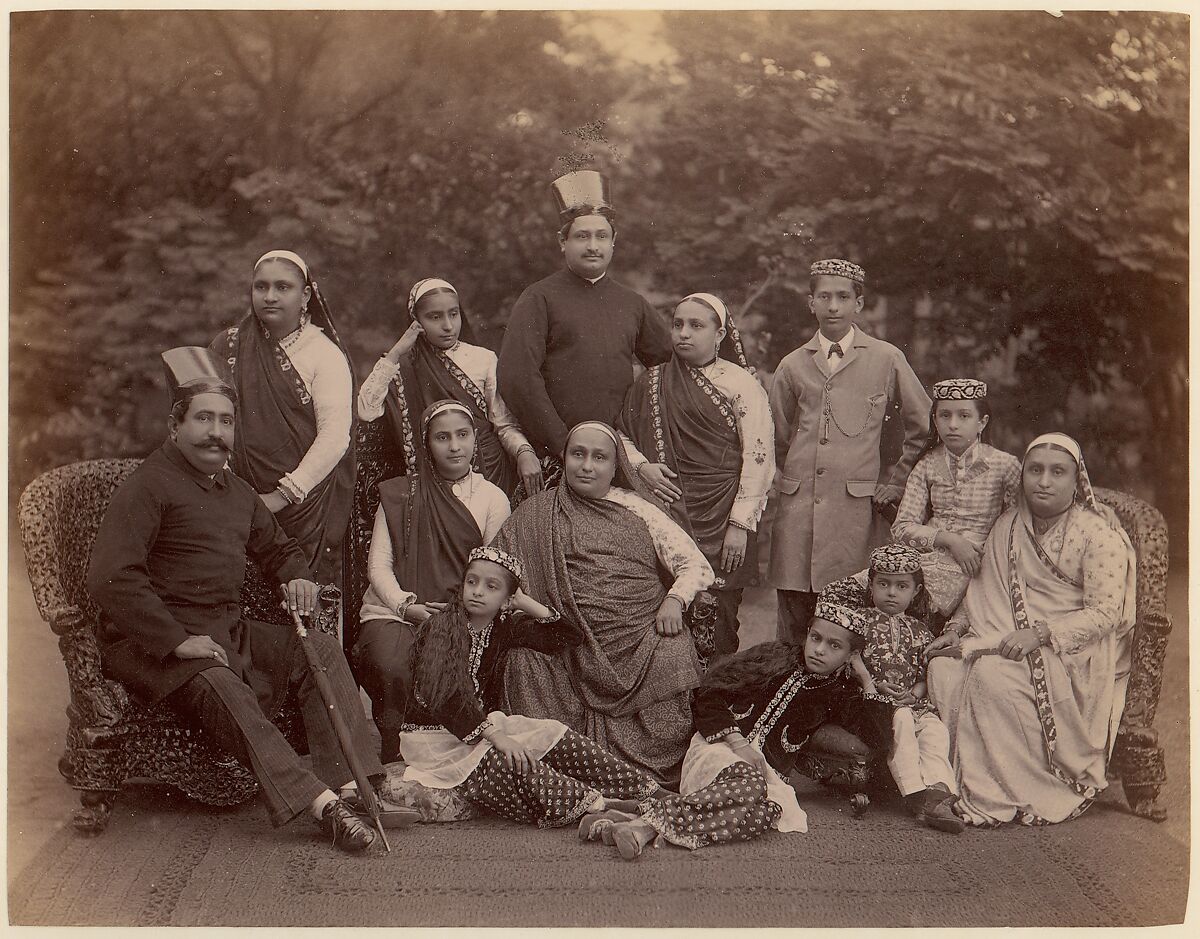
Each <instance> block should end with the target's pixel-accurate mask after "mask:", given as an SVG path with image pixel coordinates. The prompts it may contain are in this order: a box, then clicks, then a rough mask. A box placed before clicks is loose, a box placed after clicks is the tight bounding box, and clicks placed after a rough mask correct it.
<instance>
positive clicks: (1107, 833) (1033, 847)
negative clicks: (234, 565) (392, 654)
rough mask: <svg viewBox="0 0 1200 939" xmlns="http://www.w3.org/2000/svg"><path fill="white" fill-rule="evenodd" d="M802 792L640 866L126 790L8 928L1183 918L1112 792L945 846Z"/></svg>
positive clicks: (1151, 846)
mask: <svg viewBox="0 0 1200 939" xmlns="http://www.w3.org/2000/svg"><path fill="white" fill-rule="evenodd" d="M809 785H810V784H808V783H807V782H804V783H801V793H800V801H801V804H802V805H803V806H804V807H805V809H806V810H807V811H808V812H809V821H810V832H809V833H808V834H806V835H801V834H791V835H781V834H778V833H771V834H770V835H767V836H766V837H764V838H761V839H759V840H758V841H755V842H752V843H749V844H738V845H730V846H724V847H717V848H708V849H703V850H700V851H696V852H688V851H684V850H681V849H678V848H673V847H670V846H663V847H661V848H658V849H655V850H649V851H648V853H647V855H646V856H644V857H643V858H642V859H641V860H640V861H638V862H636V863H626V862H623V861H621V860H620V858H618V857H617V856H616V855H615V854H613V853H611V849H609V848H605V847H603V846H601V845H592V844H580V843H579V841H578V840H577V838H576V834H575V832H574V830H566V831H538V830H537V829H533V828H521V827H518V826H514V825H511V824H509V823H506V822H502V821H500V820H496V819H485V820H479V821H470V822H460V823H457V824H454V825H440V826H428V825H426V826H418V827H416V828H412V829H409V830H408V831H403V832H392V833H391V835H392V840H393V842H394V843H393V853H392V854H391V855H383V854H380V855H371V856H368V857H365V858H349V857H346V856H344V855H340V854H339V853H338V852H336V851H334V850H333V849H332V848H331V847H329V846H328V845H326V844H325V843H324V842H323V841H322V840H321V839H320V837H319V836H318V835H317V834H316V829H315V828H314V827H312V826H311V825H309V824H308V823H306V822H303V821H298V822H296V823H293V825H291V826H289V827H287V828H284V829H282V830H279V831H273V830H272V829H271V828H270V827H269V826H268V825H267V824H266V821H265V819H264V816H263V813H262V812H261V810H260V809H259V807H258V806H257V805H254V804H251V805H249V806H245V807H243V808H240V809H237V810H234V811H214V810H206V809H204V808H201V807H199V806H196V805H194V804H190V803H186V802H184V801H183V800H181V799H178V798H176V797H174V796H172V795H171V794H170V793H169V792H168V791H166V790H160V789H143V790H138V791H135V792H133V793H131V794H129V795H127V796H125V798H124V800H123V802H121V803H120V804H119V806H118V811H117V812H116V813H114V816H113V820H112V824H111V827H110V829H109V831H108V832H107V833H106V834H105V835H104V836H102V837H101V838H99V839H94V840H91V839H84V838H80V837H78V836H76V835H75V834H74V833H73V831H71V830H70V829H69V828H68V829H65V830H62V831H60V832H58V833H57V834H56V835H55V836H54V837H53V838H52V839H51V840H50V841H49V842H48V843H47V845H46V846H45V847H44V848H43V849H42V851H41V852H40V853H39V855H38V856H37V857H36V859H35V860H34V861H33V863H31V864H30V865H29V866H28V868H27V869H26V870H25V871H24V872H23V873H22V874H21V876H20V877H19V878H18V879H17V880H16V881H15V882H14V883H13V884H12V886H11V890H10V897H9V903H10V905H9V911H10V917H11V922H12V923H14V924H29V925H92V926H258V925H272V926H288V925H294V926H335V925H337V926H451V925H453V926H484V925H487V926H565V925H573V926H1135V925H1154V924H1166V923H1177V922H1180V921H1182V918H1183V915H1184V908H1185V904H1186V899H1187V879H1188V857H1187V850H1186V848H1185V847H1184V846H1183V845H1182V844H1180V843H1179V842H1178V841H1177V840H1175V839H1174V838H1170V837H1165V836H1164V834H1163V829H1162V828H1161V827H1160V826H1157V825H1155V824H1154V823H1152V822H1148V821H1144V820H1142V819H1138V818H1135V817H1133V816H1131V815H1129V814H1128V813H1127V812H1126V811H1125V809H1124V806H1123V803H1121V801H1120V799H1119V797H1117V796H1114V795H1110V796H1109V797H1108V798H1107V800H1106V801H1104V802H1101V803H1100V804H1098V805H1096V806H1095V807H1093V809H1092V810H1091V811H1090V812H1089V813H1087V814H1086V815H1084V816H1083V817H1082V818H1080V819H1078V820H1076V821H1074V822H1071V823H1069V824H1066V825H1061V826H1057V827H1053V828H1044V829H1000V830H995V831H968V832H966V833H964V834H963V835H961V836H958V837H955V836H953V835H945V834H941V833H938V832H934V831H931V830H929V829H925V828H919V827H917V826H916V825H915V824H914V823H913V822H912V821H911V820H910V819H909V818H907V817H906V816H904V815H902V814H901V810H900V808H899V806H898V805H896V804H894V803H884V804H877V805H875V806H873V807H872V809H871V811H870V813H869V814H868V816H867V817H866V819H863V820H857V819H854V818H852V817H851V816H850V813H849V812H848V811H846V809H845V803H844V802H843V801H842V799H840V798H839V797H838V796H837V795H836V794H835V793H834V792H831V791H827V790H822V789H817V788H811V789H810V788H809Z"/></svg>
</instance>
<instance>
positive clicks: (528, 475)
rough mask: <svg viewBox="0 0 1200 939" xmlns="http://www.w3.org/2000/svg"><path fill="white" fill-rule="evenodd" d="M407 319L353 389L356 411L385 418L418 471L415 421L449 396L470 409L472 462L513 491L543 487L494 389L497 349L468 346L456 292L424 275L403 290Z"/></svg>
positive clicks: (537, 465)
mask: <svg viewBox="0 0 1200 939" xmlns="http://www.w3.org/2000/svg"><path fill="white" fill-rule="evenodd" d="M408 316H409V323H408V325H407V328H406V329H405V331H404V333H403V335H401V337H400V338H399V339H397V340H396V343H395V345H393V346H392V348H391V349H389V350H388V351H387V352H386V353H385V354H384V355H383V356H381V357H380V359H379V361H378V362H376V363H375V367H374V368H373V369H372V370H371V374H370V375H369V376H368V377H367V380H366V381H365V382H363V385H362V388H361V389H360V390H359V393H358V416H359V418H360V419H361V420H364V421H375V420H378V419H379V418H380V417H381V416H385V417H386V421H387V426H388V429H389V431H390V436H391V440H392V445H393V446H395V447H396V448H397V449H398V450H399V451H401V453H400V455H401V456H402V457H403V464H402V465H403V466H404V467H405V471H406V472H407V473H408V474H409V475H411V474H413V473H416V472H417V470H418V469H419V466H418V464H419V463H420V461H421V449H420V448H419V447H415V446H414V445H413V436H414V435H413V425H414V423H415V421H414V418H416V417H419V416H420V414H421V413H422V412H423V411H424V410H425V408H427V407H428V406H429V405H430V404H432V403H433V402H434V401H442V400H445V399H450V400H454V401H457V402H458V403H459V404H461V405H463V406H464V407H466V408H468V409H469V410H470V411H471V417H472V419H473V420H474V422H475V427H476V429H477V434H476V438H475V457H474V461H473V464H472V465H473V466H474V467H475V469H476V471H478V472H479V473H481V474H482V475H483V477H484V479H486V480H487V481H488V482H490V483H492V484H493V485H495V486H499V487H500V489H501V490H503V491H504V493H505V495H508V496H511V495H512V494H513V492H514V490H515V489H516V487H517V485H518V484H520V485H522V487H523V491H524V492H525V493H533V492H537V491H539V490H540V489H541V488H542V467H541V462H540V461H539V460H538V458H537V456H536V455H535V454H534V452H533V447H532V446H531V445H530V443H529V441H528V440H527V439H526V437H525V434H524V433H523V432H522V430H521V428H520V426H519V425H518V424H517V420H516V418H515V417H513V415H512V412H511V411H510V410H509V409H508V406H507V405H506V404H505V403H504V399H503V398H501V397H500V393H499V392H498V391H497V390H496V353H494V352H492V350H491V349H485V348H484V347H483V346H477V345H474V344H472V343H471V341H470V340H471V338H472V335H471V327H470V324H469V323H468V322H467V317H466V314H465V313H464V312H463V309H462V304H461V303H460V301H459V298H458V291H457V290H455V289H454V287H453V286H452V285H451V284H449V283H447V282H446V281H444V280H441V279H440V278H437V277H427V278H426V279H425V280H420V281H417V283H416V284H414V285H413V288H412V290H410V291H409V294H408Z"/></svg>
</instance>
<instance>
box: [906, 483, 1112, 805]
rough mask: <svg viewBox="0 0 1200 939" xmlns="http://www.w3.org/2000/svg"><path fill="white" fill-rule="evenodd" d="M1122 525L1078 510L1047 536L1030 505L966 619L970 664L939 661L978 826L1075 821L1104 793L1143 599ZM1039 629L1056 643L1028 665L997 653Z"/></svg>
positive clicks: (933, 670) (940, 698) (988, 549)
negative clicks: (1015, 636)
mask: <svg viewBox="0 0 1200 939" xmlns="http://www.w3.org/2000/svg"><path fill="white" fill-rule="evenodd" d="M1101 508H1102V507H1101ZM1111 522H1112V520H1110V519H1108V517H1107V516H1106V515H1104V514H1102V513H1100V512H1098V511H1093V510H1092V509H1089V508H1085V507H1084V506H1082V505H1078V504H1076V505H1073V506H1072V507H1071V508H1069V509H1068V510H1067V512H1066V513H1064V515H1063V516H1062V517H1060V518H1059V519H1058V520H1056V521H1055V522H1054V523H1053V524H1052V525H1051V527H1050V529H1049V530H1048V531H1046V532H1044V533H1043V534H1042V535H1040V536H1038V535H1035V534H1034V526H1033V517H1032V515H1031V514H1030V512H1029V509H1028V508H1027V507H1026V506H1025V505H1024V500H1023V499H1022V500H1021V504H1020V505H1019V506H1018V507H1017V508H1014V509H1010V510H1009V511H1008V512H1006V513H1005V514H1004V515H1002V516H1001V517H1000V519H999V520H998V521H997V522H996V525H995V526H994V527H993V529H992V532H991V534H990V535H989V536H988V540H987V542H986V543H985V545H984V556H983V561H982V567H981V569H980V572H979V574H978V575H977V576H976V578H975V579H974V580H972V581H971V584H970V586H969V587H968V589H967V593H966V597H965V598H964V600H963V604H962V607H961V608H960V610H959V613H958V614H957V615H956V619H965V621H966V622H967V623H968V624H969V627H968V631H967V634H966V636H965V638H964V639H963V642H962V649H963V656H964V657H963V659H961V660H958V659H950V658H944V657H943V658H935V659H932V660H931V661H930V663H929V683H930V690H931V695H932V696H933V697H934V700H935V702H936V703H937V706H938V710H939V712H940V713H941V715H942V717H943V720H945V722H946V724H947V727H948V729H949V730H950V734H951V741H952V746H953V751H954V753H953V755H954V763H955V768H956V772H957V774H958V777H959V785H960V792H961V801H960V803H959V808H960V810H961V811H962V813H963V815H964V817H965V818H966V819H967V820H968V821H970V822H972V823H974V824H980V825H989V824H998V823H1000V822H1005V821H1013V820H1016V821H1019V822H1022V823H1024V824H1042V823H1047V822H1060V821H1065V820H1066V819H1069V818H1072V817H1074V816H1075V815H1078V814H1079V813H1080V812H1082V811H1083V810H1084V809H1086V808H1087V806H1088V805H1089V804H1090V803H1091V801H1092V799H1094V798H1095V796H1096V795H1097V793H1099V792H1100V791H1101V790H1103V789H1104V788H1105V786H1106V785H1107V775H1106V773H1107V767H1108V759H1109V756H1110V754H1111V752H1112V747H1113V744H1114V742H1115V740H1116V733H1117V728H1118V726H1119V724H1120V720H1121V712H1122V711H1123V710H1124V703H1125V687H1126V684H1127V682H1128V676H1129V658H1130V639H1131V633H1132V629H1133V623H1134V601H1135V585H1134V557H1133V550H1132V547H1131V546H1130V543H1129V541H1128V538H1127V537H1125V536H1124V533H1123V532H1122V531H1120V530H1118V529H1117V528H1114V527H1113V525H1112V523H1111ZM1039 621H1041V622H1043V623H1045V624H1046V628H1047V630H1048V632H1049V635H1050V637H1051V644H1050V645H1043V646H1041V647H1039V648H1037V649H1035V650H1034V651H1033V652H1032V653H1030V655H1028V656H1027V657H1026V658H1025V659H1022V660H1020V661H1012V660H1010V659H1007V658H1004V657H1002V656H1000V655H998V654H996V652H995V649H996V646H997V644H998V643H999V641H1000V640H1001V639H1002V638H1003V637H1004V636H1006V635H1007V634H1009V633H1010V632H1012V631H1013V630H1014V629H1026V628H1034V626H1035V624H1036V623H1038V622H1039Z"/></svg>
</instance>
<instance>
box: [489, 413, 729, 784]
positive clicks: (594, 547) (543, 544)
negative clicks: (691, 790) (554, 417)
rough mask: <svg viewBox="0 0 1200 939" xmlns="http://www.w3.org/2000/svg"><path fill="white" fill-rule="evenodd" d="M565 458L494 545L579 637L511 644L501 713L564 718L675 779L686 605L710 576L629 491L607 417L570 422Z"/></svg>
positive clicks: (686, 720)
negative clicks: (569, 644) (556, 477)
mask: <svg viewBox="0 0 1200 939" xmlns="http://www.w3.org/2000/svg"><path fill="white" fill-rule="evenodd" d="M563 460H564V469H563V483H562V484H560V485H559V486H558V487H557V488H556V489H553V490H550V491H547V492H541V493H538V494H537V495H534V496H532V497H530V498H529V499H528V500H526V501H525V502H522V503H521V505H520V506H519V507H518V508H517V510H516V511H515V512H514V513H513V515H512V517H511V518H510V519H509V520H508V521H507V522H506V523H505V524H504V527H503V528H501V529H500V534H498V535H497V536H496V540H495V545H496V547H498V548H500V549H501V550H504V551H507V552H509V553H510V554H513V555H515V556H516V557H518V558H519V559H520V561H521V563H522V564H523V565H524V567H525V572H526V577H527V579H528V582H529V591H530V593H532V594H534V595H535V596H538V597H541V598H543V599H544V601H545V602H546V603H548V604H549V605H551V606H553V607H554V608H555V609H556V610H559V611H560V612H561V614H562V616H563V617H564V618H565V619H567V620H569V621H571V622H573V623H575V624H577V625H579V626H580V627H582V629H583V630H584V633H585V637H584V640H583V642H582V643H580V644H579V645H577V646H575V647H573V648H571V649H567V650H564V651H563V652H561V653H559V654H558V655H553V656H551V655H544V654H541V653H538V652H532V651H529V650H525V649H514V650H513V651H512V652H511V653H510V654H509V657H508V663H507V668H506V670H505V672H504V695H505V700H506V705H507V706H506V708H505V709H506V710H507V711H508V712H509V713H513V714H524V715H526V716H528V717H545V718H554V719H556V720H559V721H562V722H563V723H564V724H566V725H567V726H568V727H570V728H571V729H573V730H575V731H577V732H579V733H582V734H585V735H586V736H588V737H591V738H592V739H593V740H594V741H596V742H597V743H598V744H600V746H602V747H604V748H605V749H607V750H608V751H609V752H610V753H613V754H615V755H616V756H617V757H619V758H620V759H622V760H624V761H626V762H627V763H631V764H633V765H634V766H638V767H640V768H642V769H645V770H646V771H648V772H650V773H651V774H653V775H654V776H655V777H656V778H657V779H658V780H660V781H670V780H673V779H677V778H678V770H679V763H680V761H681V760H682V759H683V754H684V752H685V751H686V750H687V743H688V739H689V737H690V736H691V732H692V714H691V706H690V703H689V697H690V695H689V693H690V691H691V689H693V688H695V687H696V686H697V684H699V681H700V673H699V668H698V663H697V658H696V650H695V646H694V645H693V643H692V638H691V634H690V633H688V632H686V631H685V629H684V626H683V612H684V609H685V608H686V607H687V606H688V605H689V604H690V603H691V602H692V600H693V598H694V597H695V596H696V594H697V593H698V592H700V591H701V590H703V589H704V588H705V587H707V586H708V585H709V584H711V583H712V581H713V572H712V568H711V567H710V566H709V563H708V561H706V560H705V559H704V555H703V554H701V552H700V550H699V549H698V548H697V547H696V545H695V542H693V541H692V540H691V538H689V537H688V536H687V534H686V533H685V532H684V531H683V530H682V529H681V528H680V527H679V526H678V525H676V524H675V523H674V522H672V521H671V519H670V518H669V517H668V516H667V515H666V513H664V512H663V511H661V510H660V509H657V508H655V507H654V506H653V505H651V504H650V503H649V502H648V501H647V500H646V499H644V498H642V497H641V496H639V495H636V494H635V493H634V492H632V491H631V489H632V487H633V485H634V482H633V475H632V470H631V469H630V468H629V461H628V459H627V458H626V456H625V451H624V449H623V448H622V447H621V446H619V444H618V442H617V433H616V431H614V430H613V429H612V428H611V427H609V426H608V425H607V424H602V423H600V422H598V421H587V422H585V423H582V424H579V425H577V426H576V427H575V428H574V429H573V430H572V431H571V432H570V434H569V435H568V437H567V446H566V450H565V452H564V454H563ZM664 572H665V575H666V582H665V583H664Z"/></svg>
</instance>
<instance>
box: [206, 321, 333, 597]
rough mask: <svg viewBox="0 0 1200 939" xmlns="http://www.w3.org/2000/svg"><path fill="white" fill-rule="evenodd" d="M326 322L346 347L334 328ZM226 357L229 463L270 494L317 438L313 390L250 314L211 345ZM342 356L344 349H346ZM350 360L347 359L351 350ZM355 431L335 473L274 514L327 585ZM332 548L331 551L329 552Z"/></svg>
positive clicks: (328, 332)
mask: <svg viewBox="0 0 1200 939" xmlns="http://www.w3.org/2000/svg"><path fill="white" fill-rule="evenodd" d="M313 322H314V323H316V324H317V325H320V326H322V327H323V328H325V330H326V335H328V336H329V338H330V339H332V340H333V341H334V342H335V343H337V344H338V347H339V348H342V347H341V344H340V342H339V341H338V339H337V334H336V332H334V331H333V330H332V328H331V326H327V325H326V324H322V323H318V322H317V317H315V316H314V318H313ZM210 349H211V351H212V352H213V354H214V356H215V357H216V358H217V359H218V360H219V361H221V362H223V363H225V366H226V368H227V369H228V370H229V373H230V377H231V379H232V383H233V386H234V388H236V389H237V394H238V421H237V434H236V436H235V440H234V449H233V457H232V462H231V465H232V468H233V471H234V472H235V473H237V475H238V476H241V477H242V479H244V480H246V481H247V482H249V483H250V485H252V486H253V487H254V488H255V489H256V490H257V491H258V492H270V491H272V490H273V489H275V488H276V487H277V486H278V485H279V480H280V478H281V477H282V476H283V475H284V474H286V473H289V472H291V471H292V470H294V469H295V468H296V467H297V466H298V465H299V464H300V461H301V460H302V459H303V458H304V454H305V453H307V452H308V448H309V447H311V446H312V443H313V441H314V440H316V438H317V414H316V410H315V408H314V407H313V403H312V396H311V395H310V394H309V392H308V389H307V388H305V386H304V381H303V379H301V378H300V376H299V375H298V374H297V373H296V370H295V368H294V367H293V366H292V363H291V360H289V359H288V356H287V353H286V352H285V351H284V350H283V348H282V347H281V346H280V345H279V342H278V341H277V340H275V339H272V338H270V337H269V336H268V335H267V333H266V331H265V330H264V329H263V328H262V326H261V325H260V324H259V322H258V319H257V317H255V315H254V314H253V313H248V314H247V315H246V317H245V318H244V319H243V320H242V321H241V323H239V324H238V325H237V326H234V327H233V328H231V329H228V330H226V331H225V332H224V333H222V334H220V335H219V336H217V338H216V339H214V340H213V342H212V345H211V346H210ZM342 352H343V354H345V350H344V349H342ZM346 364H347V366H350V367H351V374H352V375H353V367H352V366H351V365H350V357H349V356H346ZM354 468H355V459H354V431H353V428H351V431H350V444H349V446H348V447H347V448H346V452H345V454H343V456H342V458H341V460H340V461H339V462H338V464H337V466H335V467H334V468H333V471H332V472H331V473H330V474H329V475H328V476H326V477H325V478H324V479H323V480H321V481H320V482H319V483H317V485H316V486H314V487H313V488H312V490H311V491H310V492H309V493H308V496H307V497H306V498H305V499H304V501H303V502H301V503H299V504H297V505H287V506H285V507H284V508H282V509H280V510H279V511H278V512H277V513H275V518H276V519H277V520H278V522H279V524H280V526H281V527H282V528H283V530H284V531H285V532H287V533H288V534H289V535H291V536H292V537H293V538H295V539H296V541H297V542H298V543H299V545H300V547H301V549H302V550H303V551H304V557H305V559H306V560H307V561H308V563H309V565H310V566H311V567H312V568H313V575H314V576H315V577H316V578H317V579H318V580H320V581H322V582H325V583H329V582H332V580H333V573H334V572H336V571H338V570H340V567H341V545H342V542H343V539H344V536H345V533H346V527H347V525H348V523H349V521H350V504H351V500H352V498H353V495H354ZM330 549H332V550H330Z"/></svg>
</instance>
